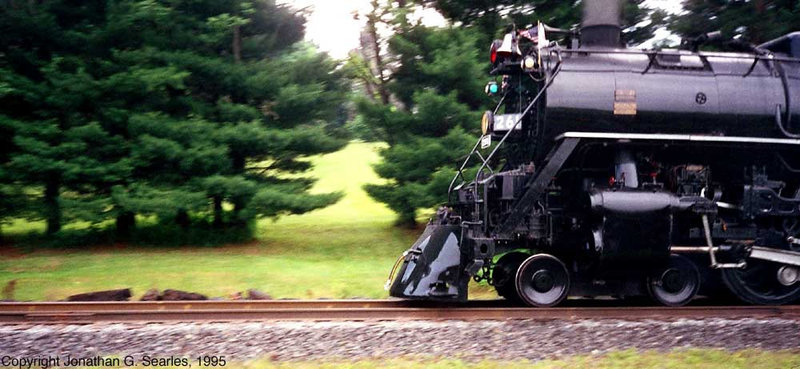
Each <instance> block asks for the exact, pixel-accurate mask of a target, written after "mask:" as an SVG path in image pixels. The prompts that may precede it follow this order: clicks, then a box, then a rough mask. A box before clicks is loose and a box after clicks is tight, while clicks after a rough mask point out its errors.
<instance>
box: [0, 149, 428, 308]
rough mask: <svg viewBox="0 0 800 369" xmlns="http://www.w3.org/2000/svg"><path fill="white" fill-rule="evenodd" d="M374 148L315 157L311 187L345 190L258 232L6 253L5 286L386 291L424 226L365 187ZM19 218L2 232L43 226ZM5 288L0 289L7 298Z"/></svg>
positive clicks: (59, 293) (295, 293)
mask: <svg viewBox="0 0 800 369" xmlns="http://www.w3.org/2000/svg"><path fill="white" fill-rule="evenodd" d="M377 149H378V146H377V145H375V144H368V143H356V142H354V143H351V144H350V145H349V146H347V147H346V148H345V149H344V150H342V151H339V152H336V153H332V154H329V155H325V156H321V157H316V158H313V162H314V164H315V169H314V171H313V172H312V173H311V175H312V176H313V177H316V178H319V179H320V180H319V182H318V183H317V184H316V185H315V187H314V191H319V192H329V191H343V192H344V193H345V197H344V198H343V199H342V200H341V201H340V202H338V203H337V204H336V205H333V206H331V207H328V208H325V209H321V210H318V211H314V212H311V213H307V214H303V215H298V216H287V217H283V218H280V219H279V220H277V221H272V220H266V219H264V220H261V221H259V222H258V224H257V236H258V240H257V241H254V242H251V243H248V244H241V245H227V246H222V247H213V248H212V247H206V248H189V247H183V248H174V247H173V248H152V247H132V246H126V245H111V246H103V247H93V248H89V249H86V250H82V251H57V250H52V251H36V252H33V253H28V254H25V253H20V252H15V251H13V250H4V251H0V252H2V254H0V257H2V259H0V288H2V286H6V285H7V283H8V282H10V281H12V280H16V287H15V288H14V291H13V298H15V299H18V300H57V299H63V298H65V297H66V296H68V295H71V294H75V293H81V292H87V291H96V290H102V289H111V288H127V287H130V288H133V292H134V296H135V297H138V296H140V295H142V294H143V293H144V292H145V291H146V290H147V289H150V288H158V289H166V288H173V289H182V290H189V291H197V292H200V293H204V294H207V295H209V296H220V297H226V296H229V295H231V294H233V293H235V292H237V291H243V290H246V289H248V288H256V289H259V290H261V291H264V292H266V293H269V294H271V295H272V296H273V297H275V298H290V297H291V298H352V297H369V298H380V297H386V292H385V291H384V290H383V283H384V281H385V278H386V276H387V273H388V271H389V269H390V268H391V266H392V264H393V263H394V261H395V259H396V258H397V256H398V255H399V254H400V253H401V252H402V251H403V250H405V249H406V248H407V247H408V246H409V245H410V244H411V243H412V242H413V241H414V239H415V238H416V236H417V235H418V234H419V232H420V231H419V230H410V229H402V228H396V227H394V226H393V225H392V222H393V221H394V214H393V213H392V212H391V211H390V210H389V209H387V208H386V207H385V206H383V205H382V204H379V203H376V202H375V201H373V200H372V199H371V198H369V197H368V196H367V194H366V193H365V192H364V191H363V189H362V185H363V184H364V183H377V182H379V180H380V179H379V178H378V177H377V176H376V175H375V174H374V172H373V171H372V168H371V167H370V164H371V163H374V162H376V161H377V160H378V158H379V157H378V153H377ZM40 227H42V226H41V224H35V223H34V224H29V223H21V222H17V223H15V224H12V225H11V226H10V227H6V228H4V231H5V232H6V233H14V232H23V231H31V230H37V229H39V228H40ZM2 297H3V296H0V298H2Z"/></svg>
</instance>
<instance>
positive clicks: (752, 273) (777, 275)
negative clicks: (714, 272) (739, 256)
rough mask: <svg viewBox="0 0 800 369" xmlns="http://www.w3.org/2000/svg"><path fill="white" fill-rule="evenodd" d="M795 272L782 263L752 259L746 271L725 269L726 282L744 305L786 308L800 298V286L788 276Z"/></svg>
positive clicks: (723, 275)
mask: <svg viewBox="0 0 800 369" xmlns="http://www.w3.org/2000/svg"><path fill="white" fill-rule="evenodd" d="M793 271H796V269H793V268H792V267H786V266H785V265H783V264H780V263H774V262H770V261H765V260H753V259H749V260H747V266H746V267H745V268H742V269H722V280H723V281H724V282H725V285H726V286H728V289H730V290H731V292H733V294H734V295H736V296H737V297H738V298H739V299H741V300H742V301H744V302H748V303H751V304H757V305H783V304H788V303H791V302H793V301H796V300H797V299H799V298H800V282H799V281H797V280H796V278H793V279H792V280H786V279H787V278H786V274H787V272H790V273H789V274H791V272H793Z"/></svg>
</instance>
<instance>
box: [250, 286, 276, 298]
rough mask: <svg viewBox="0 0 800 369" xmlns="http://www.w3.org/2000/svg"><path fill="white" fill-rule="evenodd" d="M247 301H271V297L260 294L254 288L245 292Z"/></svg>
mask: <svg viewBox="0 0 800 369" xmlns="http://www.w3.org/2000/svg"><path fill="white" fill-rule="evenodd" d="M247 299H248V300H272V296H270V295H269V294H267V293H264V292H261V291H259V290H257V289H255V288H251V289H249V290H247Z"/></svg>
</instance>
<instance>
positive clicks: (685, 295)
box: [647, 255, 700, 306]
mask: <svg viewBox="0 0 800 369" xmlns="http://www.w3.org/2000/svg"><path fill="white" fill-rule="evenodd" d="M698 290H700V272H699V271H698V270H697V266H695V265H694V263H693V262H692V261H691V260H689V259H687V258H685V257H683V256H680V255H671V256H670V257H669V262H668V264H667V266H666V267H664V268H661V269H659V270H658V271H656V272H655V273H653V274H652V275H651V276H650V277H649V278H647V292H648V293H649V294H650V296H651V297H652V298H653V299H654V300H656V301H657V302H659V303H660V304H662V305H666V306H683V305H686V304H687V303H689V301H691V300H692V299H693V298H694V297H695V296H696V295H697V291H698Z"/></svg>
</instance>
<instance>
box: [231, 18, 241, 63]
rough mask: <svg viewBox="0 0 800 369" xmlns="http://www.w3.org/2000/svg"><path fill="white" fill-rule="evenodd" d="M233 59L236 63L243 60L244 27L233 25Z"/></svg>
mask: <svg viewBox="0 0 800 369" xmlns="http://www.w3.org/2000/svg"><path fill="white" fill-rule="evenodd" d="M232 48H233V60H234V61H236V63H241V62H242V27H241V26H234V27H233V47H232Z"/></svg>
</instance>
